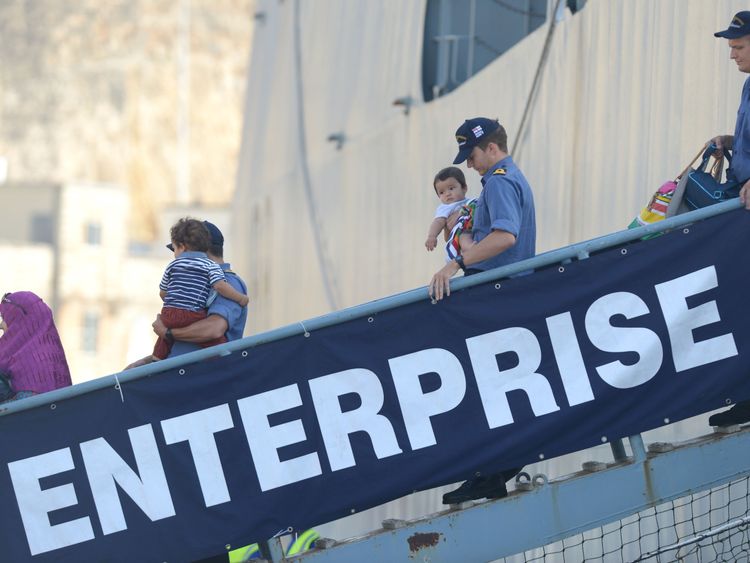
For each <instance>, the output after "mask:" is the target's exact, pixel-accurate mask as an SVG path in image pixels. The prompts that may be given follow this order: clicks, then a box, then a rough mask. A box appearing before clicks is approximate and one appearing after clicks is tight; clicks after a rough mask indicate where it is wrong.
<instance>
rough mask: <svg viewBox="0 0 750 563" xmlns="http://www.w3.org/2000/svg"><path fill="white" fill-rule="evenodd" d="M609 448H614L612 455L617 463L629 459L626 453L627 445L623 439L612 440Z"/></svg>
mask: <svg viewBox="0 0 750 563" xmlns="http://www.w3.org/2000/svg"><path fill="white" fill-rule="evenodd" d="M609 447H610V448H612V455H613V456H614V458H615V461H624V460H626V459H627V458H628V455H627V453H626V452H625V444H624V443H623V441H622V439H618V440H612V441H611V442H610V444H609Z"/></svg>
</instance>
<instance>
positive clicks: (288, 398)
mask: <svg viewBox="0 0 750 563" xmlns="http://www.w3.org/2000/svg"><path fill="white" fill-rule="evenodd" d="M301 404H302V397H300V394H299V387H297V385H296V384H293V385H287V386H286V387H281V388H280V389H273V390H271V391H266V392H265V393H258V394H257V395H253V396H251V397H245V398H244V399H240V400H239V401H237V405H238V406H239V409H240V416H241V417H242V423H243V425H244V426H245V435H246V436H247V442H248V444H249V445H250V451H251V452H252V454H253V461H254V462H255V471H256V473H257V475H258V481H259V482H260V489H261V490H262V491H267V490H269V489H275V488H276V487H283V486H284V485H288V484H289V483H296V482H297V481H302V480H304V479H309V478H310V477H315V476H316V475H320V473H321V471H320V461H319V460H318V454H316V453H311V454H307V455H303V456H300V457H298V458H295V459H289V460H286V461H281V459H280V458H279V451H278V450H279V448H281V447H284V446H288V445H290V444H296V443H298V442H304V441H305V440H307V436H306V434H305V428H304V426H302V421H301V420H292V421H289V422H285V423H283V424H277V425H276V426H271V425H270V424H269V423H268V416H269V415H271V414H273V413H277V412H282V411H285V410H288V409H293V408H295V407H298V406H300V405H301Z"/></svg>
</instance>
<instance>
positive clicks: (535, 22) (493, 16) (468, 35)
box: [422, 0, 579, 102]
mask: <svg viewBox="0 0 750 563" xmlns="http://www.w3.org/2000/svg"><path fill="white" fill-rule="evenodd" d="M547 3H548V2H547V0H427V10H426V13H425V27H424V29H425V34H424V46H423V50H422V89H423V95H424V100H425V101H426V102H427V101H430V100H433V99H435V98H438V97H440V96H442V95H444V94H447V93H448V92H451V91H452V90H455V89H456V88H457V87H458V86H459V85H461V84H462V83H464V82H465V81H466V80H468V79H469V78H471V77H472V76H474V75H475V74H476V73H477V72H479V71H480V70H482V69H483V68H484V67H486V66H487V65H488V64H490V63H491V62H492V61H494V60H495V59H496V58H497V57H499V56H500V55H502V54H503V53H504V52H505V51H507V50H508V49H510V48H511V47H512V46H513V45H515V44H516V43H518V42H519V41H520V40H521V39H523V38H524V37H526V36H527V35H528V34H529V33H531V32H532V31H534V30H535V29H537V28H538V27H539V26H540V25H542V24H543V23H544V22H545V21H546V19H547ZM574 3H575V2H574ZM576 5H579V4H577V3H576Z"/></svg>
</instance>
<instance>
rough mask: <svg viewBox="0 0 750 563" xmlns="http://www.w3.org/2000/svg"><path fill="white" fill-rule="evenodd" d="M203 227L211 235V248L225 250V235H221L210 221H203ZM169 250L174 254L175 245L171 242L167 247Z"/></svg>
mask: <svg viewBox="0 0 750 563" xmlns="http://www.w3.org/2000/svg"><path fill="white" fill-rule="evenodd" d="M203 225H204V226H205V227H206V230H207V231H208V234H209V235H211V246H220V247H222V248H224V235H222V234H221V231H220V230H219V227H217V226H216V225H214V224H213V223H211V222H210V221H203ZM167 248H168V249H169V250H171V251H172V252H174V245H173V244H172V243H171V242H170V243H169V244H168V245H167Z"/></svg>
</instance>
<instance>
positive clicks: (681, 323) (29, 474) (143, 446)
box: [8, 266, 737, 555]
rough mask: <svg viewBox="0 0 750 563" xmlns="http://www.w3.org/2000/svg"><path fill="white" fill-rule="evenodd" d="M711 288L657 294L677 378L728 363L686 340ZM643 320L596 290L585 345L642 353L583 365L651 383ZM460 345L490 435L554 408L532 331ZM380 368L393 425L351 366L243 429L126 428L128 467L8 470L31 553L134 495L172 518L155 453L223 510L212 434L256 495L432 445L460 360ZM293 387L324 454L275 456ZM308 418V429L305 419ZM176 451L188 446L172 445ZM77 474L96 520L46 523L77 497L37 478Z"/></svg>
mask: <svg viewBox="0 0 750 563" xmlns="http://www.w3.org/2000/svg"><path fill="white" fill-rule="evenodd" d="M717 285H718V282H717V278H716V271H715V269H714V267H712V266H710V267H706V268H703V269H701V270H698V271H695V272H692V273H689V274H687V275H684V276H681V277H678V278H675V279H673V280H669V281H666V282H664V283H660V284H658V285H656V286H655V287H654V289H655V292H656V295H657V298H658V302H659V306H660V308H661V314H662V316H663V319H664V321H665V324H666V327H667V334H668V336H669V342H668V345H669V346H670V347H671V356H672V359H673V361H674V367H675V370H676V371H677V372H681V371H685V370H688V369H691V368H695V367H698V366H701V365H706V364H710V363H713V362H717V361H720V360H723V359H726V358H729V357H732V356H736V355H737V347H736V345H735V340H734V336H733V335H732V334H731V333H730V332H727V333H725V334H721V335H719V336H714V337H712V338H708V339H705V340H702V341H699V342H696V341H695V338H694V336H693V334H694V331H695V329H698V328H700V327H704V326H707V325H711V324H715V323H718V322H720V321H721V318H720V316H719V311H718V308H717V305H716V302H715V301H707V302H704V303H702V304H701V305H698V306H696V307H692V308H690V307H688V305H687V299H688V298H689V297H692V296H694V295H697V294H700V293H702V292H705V291H708V290H710V289H713V288H715V287H717ZM652 313H653V312H652V311H649V309H648V306H647V305H646V303H645V302H644V301H643V300H642V299H641V298H640V297H638V296H637V295H635V294H634V293H629V292H616V293H610V294H607V295H604V296H602V297H600V298H598V299H596V301H594V302H593V303H592V304H591V305H590V306H589V308H588V310H587V311H586V314H585V318H584V326H585V332H586V336H587V337H588V339H589V341H590V342H591V343H592V344H593V345H594V346H596V347H597V348H599V349H600V350H602V351H605V352H620V353H621V352H635V353H636V354H637V356H638V361H636V362H635V363H633V364H630V365H626V364H623V363H622V362H620V361H619V360H618V361H612V362H609V363H605V364H603V365H598V366H593V368H594V371H595V373H596V374H597V375H598V376H599V377H600V378H601V380H602V381H604V382H605V383H607V384H608V385H610V386H612V387H615V388H618V389H627V388H631V387H636V386H638V385H641V384H643V383H645V382H647V381H649V380H650V379H651V378H653V377H654V376H655V375H656V373H657V372H658V371H659V369H660V367H661V366H662V363H663V361H664V344H663V343H662V341H661V340H660V338H659V336H658V335H657V334H656V333H655V332H653V331H651V330H649V329H647V328H642V327H618V326H613V325H612V324H611V319H612V318H613V317H615V316H621V317H624V318H626V319H636V318H639V317H643V316H646V315H650V314H652ZM546 327H547V331H548V334H549V338H550V342H551V345H552V351H553V353H554V359H555V362H556V363H557V367H558V372H559V375H560V381H561V383H562V386H563V389H564V391H565V399H566V401H567V404H568V405H570V406H575V405H578V404H582V403H585V402H588V401H592V400H594V399H595V397H594V393H593V390H592V387H591V383H590V381H589V375H588V371H587V369H586V365H585V361H584V358H583V356H582V353H581V346H580V344H579V335H577V334H576V331H575V329H574V324H573V320H572V316H571V313H569V312H563V313H559V314H556V315H554V316H551V317H548V318H547V319H546ZM466 347H467V350H468V353H469V358H470V360H471V366H472V369H473V372H474V377H475V378H476V384H477V389H478V391H479V399H480V401H481V406H482V408H483V410H484V414H485V417H486V419H487V424H488V427H489V428H497V427H500V426H504V425H508V424H512V423H513V420H514V419H513V413H512V412H511V409H510V405H509V402H508V398H507V395H508V393H509V392H510V391H522V392H523V393H525V395H526V397H527V398H528V401H529V405H530V408H531V410H532V411H533V413H534V415H535V416H542V415H546V414H549V413H553V412H555V411H558V410H560V408H561V407H560V405H558V403H557V401H556V398H555V397H554V395H553V392H552V387H551V385H550V383H549V379H548V377H549V376H548V374H544V373H541V372H540V371H539V369H540V366H541V364H542V352H541V348H540V345H539V341H538V339H537V336H536V335H535V334H534V333H533V332H532V331H530V330H528V329H526V328H523V327H509V328H503V329H500V330H496V331H492V332H489V333H486V334H481V335H478V336H474V337H471V338H468V339H466ZM509 352H510V353H514V354H515V355H516V356H517V357H518V363H517V365H515V366H513V367H511V368H508V369H500V367H499V365H498V362H497V356H498V355H499V354H504V353H509ZM388 365H389V368H390V372H391V373H390V375H391V378H392V380H393V384H394V388H395V392H396V397H395V398H396V399H397V401H398V404H399V406H400V409H401V415H402V416H401V419H400V420H390V419H389V418H388V417H386V416H385V415H383V414H381V413H380V411H381V410H382V407H383V404H384V401H385V390H384V387H383V385H382V383H381V379H380V378H379V377H378V376H377V375H376V374H375V373H374V372H372V371H370V370H367V369H362V368H354V369H347V370H344V371H340V372H336V373H331V374H327V375H324V376H321V377H315V378H313V379H311V380H309V381H307V382H306V383H300V384H292V385H287V386H285V387H281V388H278V389H272V390H270V391H267V392H264V393H259V394H257V395H252V396H249V397H244V398H241V399H239V400H238V401H237V407H238V410H239V413H240V419H241V423H242V427H243V428H242V429H237V428H235V425H236V421H235V420H233V417H232V414H231V411H230V406H229V405H228V404H222V405H218V406H214V407H211V408H207V409H203V410H200V411H195V412H190V413H187V414H184V415H181V416H177V417H174V418H170V419H167V420H163V421H161V431H162V435H163V443H162V444H160V443H159V440H158V439H157V435H156V433H155V432H154V429H153V427H152V425H151V424H146V425H143V426H138V427H136V428H131V429H129V430H128V437H129V440H130V446H131V448H132V458H133V459H134V460H135V465H136V468H135V469H134V468H132V467H130V466H129V465H128V463H126V462H125V461H124V460H123V459H122V457H121V456H120V454H119V453H118V452H116V451H115V450H114V449H113V448H112V447H111V446H110V444H109V443H108V442H107V440H106V439H105V438H96V439H94V440H89V441H86V442H82V443H80V444H79V445H78V448H80V453H81V459H82V460H83V463H82V465H83V467H76V466H75V462H74V457H73V455H72V448H70V447H69V448H63V449H59V450H55V451H51V452H47V453H44V454H41V455H37V456H33V457H29V458H25V459H21V460H18V461H14V462H11V463H9V464H8V469H9V472H10V477H11V480H12V483H13V489H14V492H15V496H16V501H17V503H18V508H19V511H20V514H21V519H22V522H23V526H24V529H25V531H26V538H27V540H28V544H29V549H30V552H31V554H32V555H37V554H40V553H45V552H49V551H53V550H56V549H60V548H63V547H66V546H71V545H74V544H76V543H81V542H85V541H89V540H91V539H94V537H95V532H94V527H93V525H92V522H91V517H92V516H94V514H93V513H94V512H95V515H96V517H97V518H98V522H99V525H100V527H101V533H102V534H104V535H108V534H112V533H115V532H120V531H123V530H126V529H127V522H126V520H125V516H124V513H123V509H122V505H121V501H120V493H122V494H125V495H127V496H128V497H130V499H132V501H133V502H134V503H135V505H137V506H138V507H139V509H140V510H141V511H142V512H143V513H144V514H145V515H146V517H148V518H149V519H150V520H152V521H157V520H161V519H164V518H169V517H172V516H175V506H174V503H173V501H172V494H171V492H170V489H169V481H168V478H169V475H167V474H165V470H164V466H163V464H162V461H161V455H162V454H164V453H165V450H166V449H167V448H170V447H182V448H185V447H188V448H189V450H190V453H191V456H192V461H193V465H194V467H193V468H192V470H188V469H186V468H184V469H183V470H182V471H181V473H182V476H183V479H184V475H194V476H195V482H196V487H197V488H198V489H200V491H201V493H202V495H203V501H204V503H205V506H206V507H210V506H215V505H218V504H222V503H226V502H230V501H231V494H230V490H229V488H228V486H227V481H226V478H225V475H224V468H223V466H222V460H221V455H220V451H219V448H218V445H217V442H216V434H217V433H219V432H243V435H244V437H245V438H246V440H247V443H248V446H249V454H248V453H245V454H244V455H246V456H247V464H246V466H247V472H248V479H252V476H253V473H254V474H255V475H256V476H257V479H258V483H259V485H260V489H261V490H262V491H268V490H271V489H275V488H279V487H284V486H286V485H289V484H291V483H295V482H299V481H303V480H305V479H310V478H313V477H316V476H318V475H321V474H322V473H323V471H324V466H323V464H322V463H321V459H320V455H321V454H324V455H325V459H326V460H327V462H328V466H327V467H328V468H330V471H339V470H343V469H346V468H350V467H353V466H356V465H357V459H356V457H355V452H354V450H353V449H352V445H351V441H350V436H351V434H353V433H355V432H357V433H364V434H366V435H367V436H368V437H369V443H370V445H371V447H372V452H373V453H374V454H375V456H376V457H377V458H378V459H383V458H387V457H390V456H396V455H399V454H401V453H402V451H403V449H402V448H403V447H404V446H405V444H401V445H400V444H399V443H398V441H397V438H396V432H395V430H394V425H396V424H398V425H402V426H399V427H403V428H404V429H405V431H406V436H407V437H408V441H409V444H408V446H409V447H410V448H411V450H418V449H421V448H427V447H430V446H433V445H435V444H437V438H436V436H435V433H434V431H433V427H432V421H431V419H432V417H436V416H440V415H444V414H446V413H448V412H450V411H451V410H453V409H455V408H456V407H457V406H458V405H459V404H460V403H461V402H462V401H463V400H464V398H465V394H466V386H467V384H466V373H465V372H464V368H463V367H462V365H461V363H460V362H459V360H458V358H456V357H455V356H454V355H453V354H452V353H451V352H449V351H447V350H443V349H440V348H429V349H425V350H418V351H415V352H413V353H409V354H406V355H403V356H399V357H396V358H390V359H389V360H388ZM592 373H593V372H592ZM427 374H432V377H437V379H438V381H439V386H438V387H437V388H435V389H433V390H431V391H425V390H424V388H423V385H422V383H421V381H420V378H421V377H422V376H424V375H427ZM299 385H307V386H308V387H309V390H310V396H311V397H312V406H313V408H314V412H315V416H316V419H317V424H318V427H319V429H320V434H321V436H322V438H323V450H324V451H314V450H313V445H312V443H311V444H310V448H309V449H308V453H305V454H304V455H299V456H298V457H296V458H292V459H283V460H282V458H281V457H280V456H279V450H280V449H281V448H284V447H285V446H290V445H294V444H303V443H305V442H307V441H308V436H307V434H306V431H305V426H304V425H303V421H302V420H301V419H291V420H288V421H287V422H283V423H278V424H272V423H271V422H270V420H269V418H270V417H271V416H272V415H276V414H278V413H284V412H287V415H286V416H287V419H290V418H293V416H294V414H293V409H295V408H298V407H300V406H301V405H302V404H303V399H302V394H301V393H300V387H299ZM433 387H434V386H433ZM352 394H354V395H356V396H358V398H359V406H358V407H356V408H354V409H350V410H347V411H345V412H344V411H343V410H342V407H341V403H340V398H341V397H342V396H344V395H352ZM305 422H306V424H308V425H311V424H314V423H315V421H313V420H306V421H305ZM308 428H309V426H308ZM180 443H186V444H182V445H181V446H176V445H175V444H180ZM310 450H313V451H310ZM128 453H130V452H128ZM360 453H361V452H360ZM73 470H78V471H84V472H85V475H86V477H87V479H88V483H89V486H90V488H91V496H92V498H93V499H94V507H93V508H92V509H91V512H92V514H90V515H88V516H85V517H81V518H77V519H72V520H70V521H67V522H58V523H56V524H51V523H50V518H49V514H50V513H51V512H53V511H57V510H60V509H63V508H67V507H71V506H76V505H77V504H78V497H77V495H76V490H75V489H74V487H73V485H72V484H71V483H67V484H63V485H58V486H54V487H47V488H42V486H41V480H42V479H44V478H47V477H50V476H52V475H57V474H60V473H64V472H69V471H73ZM326 470H328V469H326ZM118 486H119V490H118Z"/></svg>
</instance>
